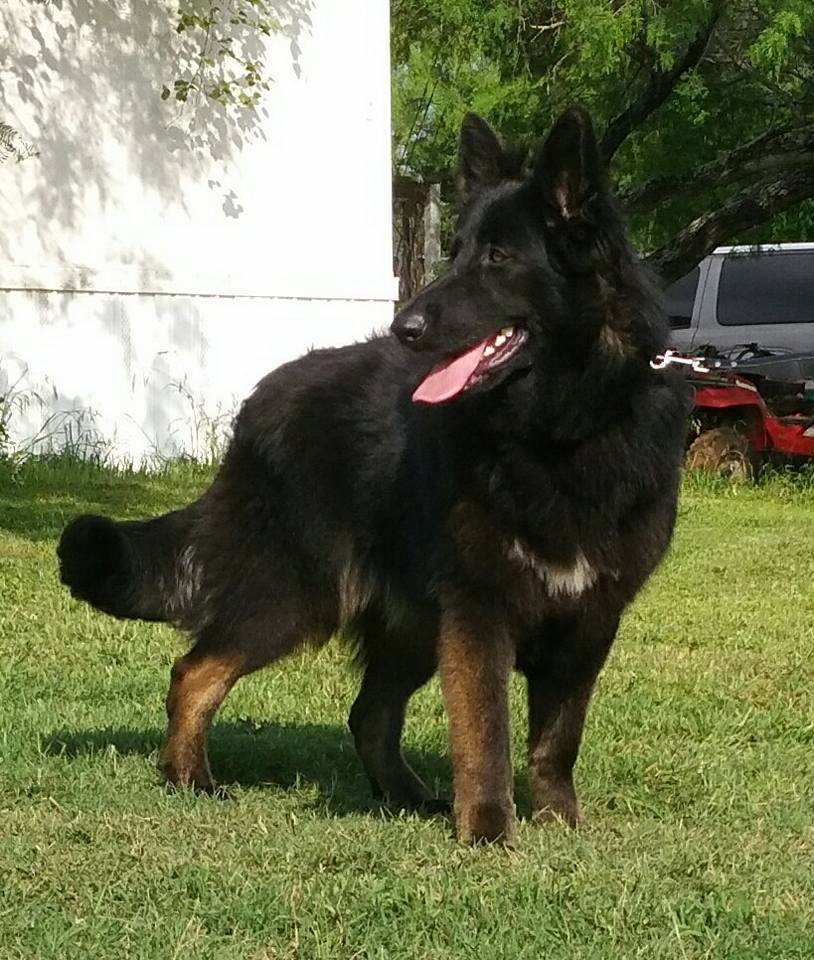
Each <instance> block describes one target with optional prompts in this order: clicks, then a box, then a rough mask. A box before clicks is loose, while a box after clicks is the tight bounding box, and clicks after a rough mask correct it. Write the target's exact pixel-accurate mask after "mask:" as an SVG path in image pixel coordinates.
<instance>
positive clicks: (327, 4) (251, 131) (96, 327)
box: [0, 0, 396, 461]
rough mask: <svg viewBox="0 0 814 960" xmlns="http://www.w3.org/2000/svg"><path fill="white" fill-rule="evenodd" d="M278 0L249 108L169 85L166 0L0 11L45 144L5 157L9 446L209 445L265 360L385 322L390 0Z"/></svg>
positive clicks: (0, 69)
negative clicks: (184, 101) (275, 24)
mask: <svg viewBox="0 0 814 960" xmlns="http://www.w3.org/2000/svg"><path fill="white" fill-rule="evenodd" d="M273 6H274V7H275V8H276V10H277V13H278V16H279V19H280V23H281V29H280V31H279V32H277V33H276V34H275V35H274V37H273V38H272V39H271V41H270V42H269V44H268V47H267V64H266V72H267V74H268V75H269V76H270V77H271V78H272V83H271V88H270V90H269V91H268V93H267V94H266V96H265V98H264V100H263V104H262V108H261V109H260V110H259V111H257V113H256V115H255V116H254V117H252V118H247V117H244V118H243V119H241V120H240V121H239V122H235V118H234V117H233V116H232V117H230V116H228V115H226V114H225V112H224V111H223V110H222V108H219V107H217V106H212V105H210V104H206V103H204V104H203V105H201V106H199V108H198V109H197V110H196V109H195V108H193V107H192V106H189V105H188V106H187V107H186V108H184V109H182V110H181V111H180V113H179V108H178V106H177V105H175V104H174V103H173V102H172V101H171V100H170V101H166V102H163V101H162V100H161V99H160V97H159V93H160V90H161V86H162V83H163V82H166V80H167V79H168V78H172V76H173V75H175V74H174V73H173V69H174V68H173V64H174V63H175V62H176V61H177V57H178V52H177V51H178V43H179V38H178V37H177V35H176V34H175V33H174V30H173V27H172V15H171V13H170V12H168V11H172V10H173V9H174V7H175V5H174V4H172V3H169V2H166V0H119V2H111V0H81V2H76V3H70V4H62V5H56V4H36V3H32V2H31V0H10V2H9V0H7V2H6V4H5V5H4V7H3V8H2V9H1V10H0V36H1V37H3V38H4V40H3V41H0V43H2V44H3V46H4V48H5V49H4V50H3V56H2V57H0V103H2V105H3V106H2V113H3V115H2V116H0V119H3V120H6V121H7V122H11V123H13V124H14V125H15V126H16V127H17V128H18V129H20V130H21V132H22V133H23V134H24V135H25V136H26V138H27V139H29V140H31V141H33V142H34V143H35V144H36V145H37V147H38V148H39V149H40V151H41V156H40V157H39V158H38V159H34V160H29V161H26V162H24V163H21V164H8V163H6V164H4V165H2V166H0V225H2V226H1V227H0V394H2V393H4V392H6V393H7V394H8V389H9V384H12V385H14V392H13V396H14V405H15V409H14V410H13V411H12V416H11V421H10V423H11V430H12V435H13V437H14V439H15V440H16V441H17V442H25V441H26V440H30V438H31V437H33V436H36V435H38V434H41V435H42V439H43V442H44V444H45V445H49V444H53V443H57V444H59V443H60V442H62V441H63V440H64V439H65V438H66V437H67V438H68V439H75V433H76V430H77V428H78V427H81V429H83V430H85V431H88V429H89V428H90V427H92V430H91V431H90V432H89V433H87V435H88V436H89V437H91V436H92V437H93V439H95V440H96V441H99V442H101V444H102V445H103V446H104V447H105V448H106V449H107V450H108V451H109V452H110V453H111V454H112V455H113V456H114V457H116V458H117V459H132V460H135V461H139V460H141V459H142V458H143V457H144V456H148V455H150V454H154V453H156V452H157V453H160V454H173V453H177V452H180V451H182V450H184V451H186V452H190V453H202V452H204V451H203V450H202V446H203V445H205V443H206V440H205V438H204V437H203V436H202V432H203V434H205V433H206V430H207V426H206V424H207V423H210V422H211V421H212V420H214V419H216V418H218V417H219V416H225V415H226V414H228V412H229V411H231V410H233V409H234V407H235V406H236V404H237V402H238V401H239V399H241V398H242V397H243V396H245V394H246V393H247V392H248V391H249V390H250V389H251V387H252V386H253V384H254V383H255V382H256V381H257V379H258V378H259V377H260V376H262V375H263V374H264V373H265V372H267V371H268V370H270V369H272V368H273V367H274V366H276V365H278V364H279V363H281V362H283V361H284V360H287V359H290V358H292V357H295V356H297V355H299V354H300V353H302V352H303V351H304V350H305V349H307V348H308V347H309V346H311V345H333V344H340V343H346V342H349V341H352V340H354V339H359V338H362V337H363V336H365V335H366V334H367V333H368V332H370V331H371V330H372V329H373V328H376V327H384V326H386V325H387V323H389V320H390V317H391V313H392V301H393V299H394V297H395V295H396V285H395V281H394V279H393V277H392V253H391V231H390V215H391V201H390V102H389V57H388V50H389V23H388V3H387V0H274V3H273ZM181 39H183V38H181ZM247 121H250V122H247ZM80 421H81V423H80ZM43 424H45V428H44V429H43Z"/></svg>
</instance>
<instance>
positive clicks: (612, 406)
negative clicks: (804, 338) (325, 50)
mask: <svg viewBox="0 0 814 960" xmlns="http://www.w3.org/2000/svg"><path fill="white" fill-rule="evenodd" d="M459 179H460V185H461V191H462V204H461V211H460V218H459V223H458V229H457V235H456V237H455V241H454V249H453V251H452V262H451V266H450V269H449V271H448V272H447V273H446V274H444V276H442V277H441V278H440V279H438V280H436V281H435V282H434V283H431V284H430V285H429V286H428V287H426V288H425V289H424V290H423V291H422V292H421V293H419V294H418V296H417V297H416V298H415V299H414V300H413V301H412V302H411V303H409V304H408V305H407V306H406V307H404V308H403V309H402V310H401V311H400V312H399V313H398V315H397V316H396V318H395V320H394V322H393V325H392V333H393V334H394V336H376V337H374V338H373V339H371V340H369V341H368V342H366V343H360V344H355V345H353V346H348V347H344V348H341V349H335V350H316V351H313V352H311V353H309V354H307V355H306V356H304V357H302V358H301V359H299V360H296V361H294V362H292V363H288V364H285V365H284V366H282V367H280V368H279V369H277V370H275V371H274V372H273V373H271V374H269V375H268V376H267V377H266V378H265V379H264V380H263V381H261V383H260V384H259V385H258V387H257V388H256V390H255V392H254V393H253V394H252V395H251V396H250V397H249V398H248V400H246V401H245V403H244V404H243V406H242V409H241V411H240V413H239V414H238V416H237V418H236V420H235V424H234V434H233V438H232V440H231V443H230V446H229V448H228V450H227V452H226V455H225V457H224V460H223V463H222V465H221V467H220V470H219V472H218V474H217V476H216V478H215V480H214V482H213V484H212V486H211V487H210V488H209V489H208V490H207V491H206V492H205V493H204V494H203V495H202V496H201V498H200V499H199V500H198V501H196V502H195V503H193V504H191V505H189V506H188V507H185V508H184V509H182V510H177V511H175V512H173V513H169V514H167V515H166V516H163V517H158V518H157V519H152V520H144V521H137V522H124V523H118V522H115V521H113V520H109V519H107V518H104V517H97V516H83V517H79V518H78V519H76V520H74V521H73V522H72V523H71V524H70V525H69V526H68V527H67V528H66V530H65V531H64V533H63V535H62V539H61V542H60V544H59V548H58V552H59V558H60V561H61V573H62V580H63V582H64V583H65V584H67V585H68V586H69V587H70V589H71V592H72V593H73V595H74V596H75V597H79V598H81V599H83V600H86V601H88V602H89V603H91V604H93V605H94V606H95V607H97V608H98V609H100V610H103V611H106V612H107V613H110V614H112V615H114V616H117V617H133V618H139V619H142V620H163V621H170V622H172V623H175V624H177V625H178V626H180V627H182V628H183V629H185V630H188V631H189V632H190V633H191V634H192V637H193V639H194V646H193V647H192V649H191V651H190V652H189V653H188V654H187V655H186V656H184V657H181V658H180V659H179V660H178V661H177V662H176V664H175V666H174V667H173V670H172V681H171V685H170V690H169V694H168V697H167V713H168V716H169V729H168V733H167V739H166V744H165V747H164V751H163V758H162V762H163V769H164V773H165V775H166V778H167V780H168V781H169V782H170V783H172V784H179V785H190V786H193V787H195V788H198V789H202V790H211V789H212V786H213V784H212V777H211V774H210V769H209V763H208V760H207V751H206V738H207V730H208V727H209V723H210V721H211V719H212V716H213V714H214V713H215V711H216V710H217V708H218V706H219V705H220V703H221V702H222V701H223V699H224V697H225V696H226V695H227V693H228V692H229V690H230V689H231V687H232V686H233V684H234V683H235V682H236V681H237V680H238V678H239V677H241V676H243V675H245V674H247V673H249V672H251V671H253V670H257V669H259V668H260V667H263V666H265V665H266V664H269V663H271V662H272V661H274V660H276V659H278V658H279V657H282V656H283V655H284V654H287V653H290V652H291V651H292V650H294V649H295V648H297V647H298V646H300V645H301V644H303V643H306V642H317V643H322V642H324V641H326V640H327V639H328V638H329V637H331V635H333V634H335V633H337V632H339V633H340V634H343V635H345V636H349V637H351V638H353V639H354V640H355V641H356V643H357V644H358V648H359V651H360V655H361V656H360V659H361V662H362V663H363V665H364V676H363V679H362V682H361V689H360V692H359V695H358V697H357V699H356V702H355V703H354V705H353V708H352V709H351V712H350V719H349V725H350V729H351V731H352V733H353V737H354V739H355V742H356V747H357V749H358V752H359V755H360V757H361V760H362V763H363V764H364V768H365V771H366V772H367V774H368V776H369V779H370V781H371V784H372V785H373V788H374V790H375V791H376V792H377V793H378V794H379V795H381V796H383V797H384V798H386V799H387V800H388V801H389V802H390V803H392V804H395V805H400V806H407V807H428V806H429V807H430V808H432V806H433V802H434V801H433V797H432V796H431V794H430V792H429V791H428V789H427V787H426V786H425V785H424V784H423V783H422V781H421V780H420V779H419V778H418V776H417V775H416V774H415V773H414V772H413V770H411V769H410V767H409V766H408V764H407V763H406V762H405V759H404V757H403V756H402V753H401V746H400V740H401V734H402V726H403V723H404V715H405V708H406V706H407V701H408V699H409V697H410V695H411V694H412V693H413V691H415V690H416V689H417V688H418V687H420V686H421V685H422V684H423V683H425V682H426V681H427V679H428V678H429V677H430V676H431V675H432V674H433V672H434V671H435V670H436V669H439V670H440V675H441V684H442V690H443V694H444V698H445V702H446V706H447V711H448V715H449V723H450V728H451V744H452V757H453V767H454V782H455V818H456V825H457V831H458V834H459V836H460V837H461V838H463V839H465V840H470V841H471V840H496V839H507V838H509V837H510V836H511V833H512V828H513V824H514V802H513V797H512V770H511V764H510V751H509V714H508V704H507V686H508V681H509V677H510V673H511V670H512V668H516V669H518V670H520V671H522V673H523V674H524V675H525V677H526V679H527V681H528V706H529V740H528V743H529V753H528V765H529V776H530V778H531V795H532V805H533V813H534V814H535V815H537V816H539V817H540V818H541V819H551V818H557V819H562V820H564V821H565V822H567V823H569V824H576V823H577V822H578V821H579V818H580V810H579V804H578V802H577V797H576V794H575V792H574V784H573V779H572V769H573V766H574V762H575V760H576V756H577V751H578V749H579V744H580V739H581V736H582V728H583V723H584V720H585V713H586V709H587V706H588V701H589V699H590V696H591V691H592V688H593V686H594V681H595V679H596V676H597V673H598V672H599V669H600V667H601V666H602V664H603V662H604V660H605V658H606V656H607V653H608V650H609V648H610V646H611V643H612V642H613V639H614V635H615V634H616V630H617V625H618V623H619V617H620V614H621V613H622V611H623V609H624V608H625V606H626V605H627V604H628V603H629V602H630V600H631V599H632V598H633V597H634V595H635V594H636V592H637V591H638V590H639V588H640V587H641V586H642V584H643V583H644V582H645V580H646V579H647V577H648V576H649V574H650V573H651V572H652V570H653V569H654V568H655V567H656V565H657V564H658V563H659V561H660V560H661V558H662V557H663V556H664V553H665V551H666V549H667V546H668V544H669V542H670V537H671V533H672V530H673V523H674V519H675V513H676V493H677V485H678V479H679V470H680V463H681V459H682V451H683V447H684V438H685V431H686V422H687V414H688V411H689V402H688V397H687V395H686V392H685V389H684V387H683V386H682V385H681V383H680V382H679V381H677V380H676V379H675V378H674V377H673V376H671V375H670V374H668V373H663V372H660V371H659V372H657V371H654V370H652V369H651V368H650V366H649V361H650V359H651V358H652V357H653V355H654V354H655V353H657V352H658V351H660V350H662V349H663V347H664V346H665V338H666V328H665V324H664V320H663V318H662V314H661V311H660V307H659V303H658V297H657V295H656V293H655V292H654V289H653V288H652V286H651V283H650V281H649V280H648V278H647V276H646V275H645V272H644V270H643V269H642V267H641V266H640V265H639V264H638V263H637V260H636V257H635V256H634V254H633V252H632V251H631V248H630V246H629V245H628V242H627V240H626V237H625V232H624V227H623V224H622V220H621V218H620V216H619V214H618V212H617V209H616V206H615V204H614V200H613V198H612V196H611V194H610V191H609V187H608V183H607V177H606V173H605V170H604V168H603V164H602V162H601V159H600V155H599V151H598V148H597V143H596V139H595V136H594V132H593V129H592V126H591V121H590V118H589V116H588V115H587V113H585V111H583V110H582V109H580V108H573V109H571V110H569V111H568V112H566V113H565V114H564V115H563V116H562V117H561V118H560V119H559V120H558V121H557V123H556V124H555V126H554V127H553V129H552V130H551V132H550V134H549V136H548V138H547V139H546V140H545V142H544V143H543V144H542V146H541V147H540V148H539V149H538V150H537V151H536V154H535V155H534V157H533V159H532V160H531V161H529V162H528V163H526V162H520V163H518V162H517V159H516V154H515V153H513V152H512V151H511V150H509V149H507V148H505V147H504V146H503V145H502V143H501V141H500V140H499V139H498V137H497V136H496V134H495V133H494V132H493V131H492V129H491V128H490V127H489V126H488V125H487V124H486V123H485V122H484V121H482V120H480V119H479V118H477V117H475V116H472V115H470V116H468V117H467V118H466V119H465V121H464V124H463V128H462V131H461V139H460V168H459Z"/></svg>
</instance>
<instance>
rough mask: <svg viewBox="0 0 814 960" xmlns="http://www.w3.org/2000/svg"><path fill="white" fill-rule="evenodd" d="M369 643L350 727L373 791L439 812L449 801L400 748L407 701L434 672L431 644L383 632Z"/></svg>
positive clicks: (395, 803) (393, 801) (395, 802)
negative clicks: (444, 801) (433, 789)
mask: <svg viewBox="0 0 814 960" xmlns="http://www.w3.org/2000/svg"><path fill="white" fill-rule="evenodd" d="M383 639H384V642H382V640H383ZM365 647H366V650H365V653H366V665H365V673H364V677H363V678H362V685H361V688H360V690H359V695H358V696H357V697H356V700H355V702H354V704H353V707H352V708H351V712H350V716H349V718H348V726H349V727H350V730H351V733H352V734H353V739H354V742H355V744H356V750H357V752H358V754H359V757H360V759H361V761H362V765H363V766H364V769H365V773H366V774H367V777H368V779H369V780H370V785H371V787H372V789H373V792H374V794H376V795H377V796H380V797H383V798H384V799H385V800H386V801H387V802H388V803H389V804H391V805H393V806H395V807H402V808H407V809H416V808H421V809H423V810H425V811H428V812H436V811H439V812H440V811H441V810H442V809H444V804H442V803H440V802H439V801H437V800H436V799H435V797H434V796H433V794H432V793H431V792H430V790H429V788H428V787H427V786H426V784H424V782H423V781H422V780H421V779H420V777H419V776H418V775H417V774H416V773H415V772H414V771H413V769H412V768H411V767H410V765H409V764H408V763H407V761H406V760H405V759H404V755H403V753H402V751H401V734H402V729H403V727H404V717H405V713H406V709H407V701H408V700H409V699H410V696H411V695H412V694H413V693H414V692H415V691H416V690H417V689H418V688H419V687H421V686H423V685H424V684H425V683H426V682H427V680H429V678H430V677H431V676H432V675H433V673H434V672H435V658H434V653H433V649H432V645H431V644H430V643H429V642H421V641H419V640H416V642H415V643H413V644H410V643H408V642H406V641H402V640H396V639H395V638H392V637H390V638H382V637H381V636H379V637H377V638H376V641H375V646H373V643H366V644H365Z"/></svg>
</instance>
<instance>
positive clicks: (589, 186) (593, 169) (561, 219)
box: [533, 107, 608, 225]
mask: <svg viewBox="0 0 814 960" xmlns="http://www.w3.org/2000/svg"><path fill="white" fill-rule="evenodd" d="M533 177H534V183H535V186H536V187H537V190H538V196H539V197H540V199H541V200H542V202H543V206H544V214H545V217H546V220H547V221H549V222H550V223H552V224H553V225H561V224H562V225H564V224H568V223H573V222H575V221H585V220H586V219H587V220H589V221H590V219H591V217H590V207H591V203H592V201H593V200H595V198H597V197H598V196H601V195H605V194H607V191H608V186H607V174H606V171H605V165H604V163H603V161H602V157H601V156H600V153H599V144H598V143H597V142H596V135H595V134H594V127H593V123H591V116H590V114H589V113H588V111H587V110H585V108H584V107H571V109H570V110H566V112H565V113H564V114H562V116H561V117H560V118H559V120H557V122H556V123H555V124H554V126H553V127H552V129H551V132H550V133H549V134H548V137H547V138H546V140H545V141H544V143H543V145H542V146H541V147H540V149H539V150H538V151H537V155H536V157H535V160H534V173H533Z"/></svg>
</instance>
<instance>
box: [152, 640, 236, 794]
mask: <svg viewBox="0 0 814 960" xmlns="http://www.w3.org/2000/svg"><path fill="white" fill-rule="evenodd" d="M244 672H245V669H244V659H243V657H242V656H236V655H233V656H229V655H228V654H225V653H213V654H208V655H203V656H201V655H200V654H196V653H195V652H194V651H193V652H192V653H190V654H187V656H185V657H181V658H180V659H179V660H177V661H176V662H175V665H174V666H173V668H172V674H171V677H172V679H171V683H170V690H169V693H168V694H167V717H168V718H169V725H168V727H167V739H166V742H165V745H164V751H163V755H162V768H163V770H164V775H165V777H166V778H167V781H168V782H169V783H172V784H176V785H178V786H190V787H194V788H195V789H197V790H205V791H211V790H212V789H213V788H214V783H213V780H212V774H211V771H210V769H209V759H208V757H207V752H206V739H207V734H208V731H209V724H210V721H211V720H212V717H213V716H214V714H215V711H216V710H217V709H218V707H219V706H220V705H221V703H222V702H223V700H224V698H225V697H226V695H227V694H228V693H229V691H230V690H231V689H232V687H233V686H234V685H235V683H236V682H237V680H238V679H239V678H240V677H241V676H242V674H243V673H244Z"/></svg>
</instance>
